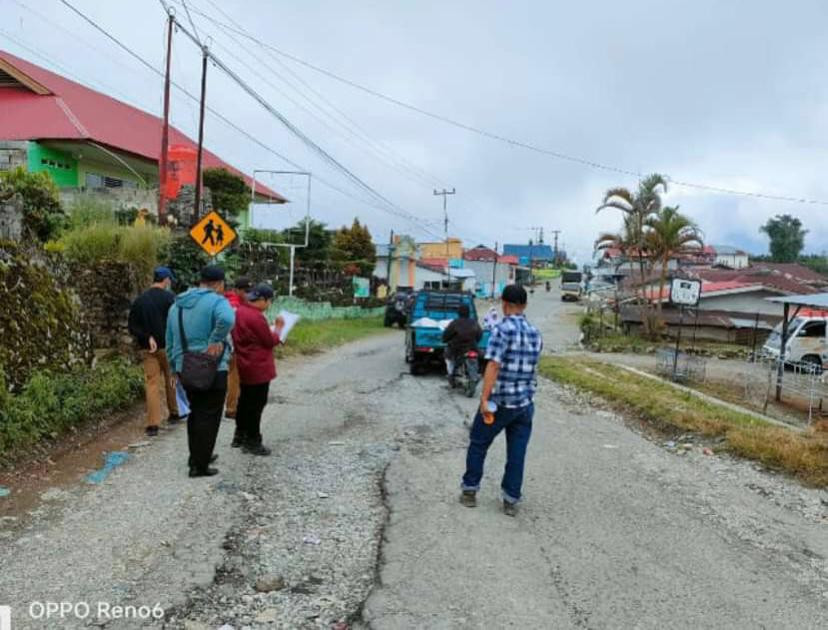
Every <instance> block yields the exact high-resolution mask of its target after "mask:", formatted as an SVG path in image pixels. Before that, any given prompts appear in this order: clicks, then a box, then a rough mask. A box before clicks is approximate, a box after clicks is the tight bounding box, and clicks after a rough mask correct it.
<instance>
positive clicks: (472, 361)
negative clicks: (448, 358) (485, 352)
mask: <svg viewBox="0 0 828 630" xmlns="http://www.w3.org/2000/svg"><path fill="white" fill-rule="evenodd" d="M449 382H450V383H451V386H452V387H453V388H458V387H459V388H461V389H462V390H463V391H464V392H465V394H466V396H468V397H469V398H474V393H475V391H477V383H478V382H480V353H479V352H478V351H477V350H470V351H469V352H467V353H466V356H465V357H463V360H462V361H458V362H457V364H456V365H455V367H454V374H453V375H452V376H451V378H450V379H449Z"/></svg>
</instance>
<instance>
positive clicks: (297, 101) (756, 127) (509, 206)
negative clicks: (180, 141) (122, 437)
mask: <svg viewBox="0 0 828 630" xmlns="http://www.w3.org/2000/svg"><path fill="white" fill-rule="evenodd" d="M68 1H69V2H70V3H71V4H73V5H74V6H76V7H77V8H78V9H79V10H80V11H82V12H83V13H85V14H86V15H88V16H89V17H90V18H91V19H93V20H94V21H96V22H97V23H98V24H100V25H101V26H102V27H103V28H104V29H106V30H107V31H109V32H110V33H111V34H112V35H113V36H114V37H116V38H117V39H119V40H120V41H122V42H123V43H124V44H126V45H127V46H128V47H130V48H131V49H133V50H134V51H136V52H137V53H138V54H139V55H141V56H142V57H144V58H145V59H147V60H148V61H150V63H151V64H152V65H153V66H155V67H156V68H162V67H163V62H164V55H165V49H164V40H165V18H166V14H165V12H164V9H163V8H162V6H161V3H160V2H159V1H157V0H130V1H129V2H127V1H123V0H122V1H115V2H112V1H108V2H104V1H101V0H68ZM172 4H173V6H174V8H175V11H176V15H177V17H178V18H179V19H180V20H181V21H182V23H183V24H184V25H185V26H186V27H188V28H189V29H192V25H191V22H190V20H189V19H188V17H187V13H186V11H185V8H184V6H183V5H182V4H181V0H173V2H172ZM186 5H187V8H189V9H190V17H191V18H192V23H193V24H194V25H195V30H196V31H197V33H198V36H199V37H200V38H202V40H203V41H204V42H206V43H207V45H208V46H209V47H210V50H211V51H212V53H213V54H215V55H216V56H217V57H218V58H219V59H220V60H221V61H222V62H223V63H224V64H225V65H227V66H228V67H230V68H231V69H232V70H233V71H234V72H236V73H237V74H238V75H239V76H240V77H241V78H242V79H243V80H244V81H245V82H247V83H249V84H250V85H251V86H253V88H254V89H255V90H256V91H257V92H258V93H259V94H260V95H261V96H262V97H264V98H265V99H266V100H267V102H268V103H269V104H270V105H271V106H272V107H273V108H274V109H276V110H278V112H279V113H280V114H282V116H283V117H285V118H286V119H287V120H289V121H290V123H292V125H293V126H294V127H295V128H298V129H299V130H301V132H302V133H303V134H304V136H306V137H307V138H310V139H311V140H312V141H313V142H314V143H315V144H316V145H318V146H320V147H322V148H323V149H324V150H325V151H326V152H327V153H328V154H329V155H330V156H332V157H333V158H335V160H336V161H337V162H338V163H339V164H341V165H343V166H344V167H345V168H347V169H348V171H349V172H350V173H352V174H353V175H355V176H356V177H357V178H359V180H361V181H362V182H365V183H366V184H367V185H368V186H370V188H371V190H373V191H375V192H376V193H378V194H379V195H381V196H382V198H379V197H377V196H375V195H374V194H373V193H371V192H367V191H366V190H365V188H363V187H361V186H360V185H358V184H356V183H355V181H354V179H353V178H351V177H350V176H348V175H345V174H343V173H342V172H341V171H340V170H338V169H337V168H335V167H334V166H332V165H331V164H330V163H329V162H328V161H326V160H325V159H323V158H321V157H320V156H319V155H318V153H316V152H315V151H314V150H312V149H310V148H308V146H307V144H306V143H304V142H303V141H301V140H299V139H298V138H297V137H296V136H295V135H294V134H293V133H291V131H289V130H288V129H286V127H285V126H284V125H283V124H282V122H280V121H279V120H278V119H277V118H276V117H275V116H273V115H272V113H269V112H268V111H266V110H265V109H264V108H263V107H262V106H261V105H260V104H258V103H257V102H256V101H255V100H253V99H252V98H251V97H250V96H249V95H247V94H246V93H244V92H243V91H242V90H241V89H240V88H239V87H238V85H237V84H236V83H235V82H234V81H233V80H232V79H231V78H230V77H228V76H227V75H225V74H224V73H223V72H222V70H221V69H220V68H218V67H216V66H213V65H211V66H210V67H209V69H208V79H207V101H208V104H209V105H210V107H212V108H213V109H215V110H217V111H218V112H220V113H221V114H222V115H223V116H225V117H226V118H228V119H230V120H232V121H233V122H234V123H235V124H236V125H237V126H238V127H241V128H242V129H244V130H245V131H246V132H248V133H249V134H251V135H253V136H254V137H255V138H257V139H258V140H259V142H260V143H262V144H264V145H265V146H266V147H268V148H270V149H272V151H275V152H276V153H278V154H281V155H282V156H285V157H287V158H288V159H290V160H291V161H292V162H293V163H294V164H296V165H299V166H300V167H301V168H302V170H308V171H310V172H312V174H313V175H312V194H311V200H310V201H311V203H310V212H311V215H312V216H313V218H314V219H317V220H320V221H323V222H325V223H327V224H329V225H330V226H332V227H337V226H340V225H343V224H350V222H351V221H352V220H353V218H354V217H359V219H360V220H361V221H362V222H364V223H367V225H368V226H369V228H370V229H371V232H372V234H373V235H374V238H375V240H377V241H385V240H387V239H388V237H389V232H390V230H394V231H395V232H396V233H407V234H411V235H412V236H414V237H415V238H417V239H418V240H437V239H438V238H441V237H442V234H443V207H442V201H443V198H442V197H439V196H435V195H434V190H435V189H443V188H447V189H449V190H450V189H452V188H453V189H455V190H456V194H455V195H453V196H450V197H448V198H447V204H448V215H449V221H450V224H449V234H450V235H451V236H457V237H460V238H462V239H463V240H464V243H465V244H466V245H467V246H469V247H471V246H474V245H476V244H478V243H483V244H486V245H489V246H494V244H495V243H496V242H497V243H500V244H501V245H502V244H503V243H504V242H509V243H520V242H528V239H530V238H532V237H533V234H534V233H535V232H533V230H532V229H531V228H536V227H543V228H544V230H545V236H546V242H551V240H552V239H551V235H552V231H553V230H560V235H559V239H560V243H561V247H562V248H563V247H565V248H566V250H567V251H568V252H569V254H570V255H571V256H572V257H573V258H575V259H576V260H578V261H579V262H587V261H588V259H589V258H590V257H591V254H592V244H593V242H594V240H595V238H596V236H597V235H598V234H599V233H601V232H605V231H614V230H617V229H618V227H619V226H620V220H621V219H620V216H619V215H618V214H617V212H615V211H612V210H607V211H602V212H600V213H597V214H596V208H597V207H598V206H599V205H600V203H601V201H602V198H603V195H604V193H605V191H606V190H607V189H609V188H612V187H617V186H625V187H635V186H636V185H637V175H635V174H636V173H641V174H648V173H652V172H659V173H663V174H665V175H668V176H669V177H670V178H671V179H672V180H674V181H678V182H690V183H697V184H703V185H706V186H713V187H719V188H729V189H738V190H741V191H746V192H759V193H766V194H770V195H778V196H787V197H795V198H807V199H810V200H816V201H821V202H823V203H793V202H787V201H776V200H767V199H761V198H756V197H751V196H740V195H727V194H721V193H715V192H710V191H706V190H702V189H698V188H691V187H685V186H681V185H677V184H671V185H670V187H669V190H668V192H667V195H666V196H665V202H666V203H669V204H671V205H676V204H677V205H679V207H680V208H681V210H682V211H683V212H684V213H685V214H687V215H689V216H690V217H691V218H692V219H694V220H695V221H696V222H697V223H698V225H699V227H700V228H701V229H702V230H703V231H704V234H705V240H706V242H708V243H711V244H729V245H735V246H739V247H742V248H745V249H747V250H748V251H750V252H753V253H764V252H766V251H767V240H766V238H765V237H764V235H763V234H761V233H760V232H759V227H760V226H761V225H762V224H763V223H764V222H765V221H766V220H767V219H768V218H769V217H771V216H773V215H775V214H781V213H787V214H792V215H794V216H797V217H799V218H800V220H801V221H802V222H803V224H804V225H805V227H806V228H807V229H808V230H809V232H808V235H807V237H806V251H809V252H815V253H820V252H822V251H824V250H826V249H828V177H826V169H827V167H828V80H826V77H828V38H826V37H825V24H826V22H828V3H825V2H824V1H822V0H793V1H792V2H787V3H779V2H777V1H771V0H730V1H728V2H722V1H721V0H693V1H692V2H690V1H689V0H683V1H678V0H627V1H626V2H615V1H610V0H602V1H597V0H582V1H581V2H577V3H573V2H550V1H548V0H546V1H544V0H535V1H529V0H511V1H509V2H505V1H504V0H500V1H486V0H457V1H452V0H442V1H434V2H432V1H431V0H417V1H416V2H414V1H407V2H404V1H401V0H400V1H397V0H383V1H375V2H373V1H372V2H368V1H363V0H352V1H350V2H341V1H340V2H337V1H334V0H329V1H324V0H302V2H291V3H288V2H268V1H264V0H246V1H243V0H187V1H186ZM222 11H223V14H222ZM0 14H2V15H3V16H4V19H3V21H2V23H1V24H0V48H2V49H5V50H8V51H10V52H12V53H13V54H16V55H18V56H21V57H23V58H26V59H28V60H30V61H32V62H34V63H37V64H39V65H43V66H45V67H47V68H49V69H51V70H54V71H56V72H59V73H61V74H65V75H68V76H70V78H73V79H75V80H78V81H80V82H82V83H84V84H87V85H89V86H90V87H93V88H95V89H98V90H100V91H103V92H105V93H107V94H109V95H111V96H113V97H115V98H119V99H121V100H125V101H127V102H129V103H130V104H133V105H136V106H138V107H141V108H142V109H146V110H148V111H151V112H153V113H156V114H159V113H160V111H161V104H162V87H163V86H162V80H161V79H160V78H159V77H158V76H157V75H155V74H153V73H152V72H151V71H150V70H149V69H147V68H145V67H143V66H142V65H141V64H140V63H139V62H138V61H136V60H135V59H133V58H132V57H130V56H129V55H128V54H126V53H125V52H123V51H122V50H120V49H119V48H118V47H117V46H116V45H115V44H114V43H113V42H112V41H110V40H108V39H107V38H106V37H105V36H104V35H102V34H101V33H99V32H98V31H96V30H95V29H94V28H93V27H92V26H90V25H89V24H88V23H86V22H84V21H83V19H81V18H80V17H78V16H77V15H76V14H74V13H73V12H72V11H71V10H70V9H69V8H67V7H66V6H65V5H64V4H63V3H62V2H61V1H60V0H0ZM202 14H207V15H208V16H209V17H210V18H213V20H217V21H219V22H220V23H223V24H225V25H230V24H235V26H234V27H233V28H235V29H237V30H241V31H244V32H245V33H248V34H249V35H251V36H252V37H254V38H255V39H258V40H260V41H262V42H264V43H266V44H268V45H270V46H273V47H276V48H277V49H279V50H280V51H283V52H287V53H290V54H291V55H293V56H295V57H297V58H299V59H301V60H304V61H306V62H308V63H311V64H313V65H316V66H318V67H321V68H324V69H325V70H327V71H329V72H331V73H334V74H336V75H339V76H341V77H345V78H347V79H349V80H351V81H353V82H355V83H358V84H360V85H363V86H366V87H369V88H371V89H372V90H375V91H377V92H380V93H382V94H385V95H388V96H391V97H393V98H394V99H397V100H399V101H404V102H406V103H409V104H411V105H414V106H416V107H418V108H420V109H423V110H427V111H429V112H432V113H435V114H439V115H441V116H444V117H448V118H451V119H453V120H456V121H459V122H461V123H463V124H465V125H468V126H471V127H476V128H479V129H484V130H486V131H488V132H490V133H493V134H496V135H498V136H501V137H505V138H509V139H514V140H516V141H519V142H523V143H528V144H531V145H534V146H537V147H542V148H544V149H547V150H549V151H552V152H556V153H561V154H566V155H570V156H574V157H576V158H581V159H584V160H587V161H591V162H597V163H600V164H604V165H607V166H610V167H613V168H616V169H619V170H621V171H627V172H629V173H631V174H626V173H619V172H616V171H614V170H605V169H600V168H594V167H589V166H585V165H583V164H580V163H577V162H572V161H567V160H562V159H559V158H556V157H553V156H550V155H547V154H543V153H539V152H535V151H530V150H527V149H525V148H522V147H519V146H515V145H513V144H509V143H505V142H502V141H498V140H494V139H491V138H489V137H484V136H481V135H479V134H475V133H472V132H470V131H468V130H466V129H461V128H458V127H454V126H451V125H448V124H445V123H444V122H441V121H439V120H436V119H434V118H431V117H427V116H424V115H421V114H419V113H416V112H413V111H411V110H409V109H405V108H403V107H400V106H398V105H395V104H392V103H389V102H387V101H384V100H381V99H378V98H376V97H375V96H372V95H369V94H367V93H365V92H363V91H360V90H357V89H355V88H353V87H351V86H348V85H345V84H343V83H341V82H338V81H336V80H334V79H332V78H330V77H328V76H325V75H323V74H320V73H318V72H315V71H314V70H311V69H309V68H308V67H306V66H303V65H300V64H298V63H296V62H294V61H291V60H289V59H287V58H285V57H280V56H279V55H277V54H275V53H274V52H273V51H271V50H269V49H266V48H264V47H262V46H260V45H259V44H257V43H254V42H252V41H251V40H249V39H245V38H244V37H242V36H239V35H238V34H235V33H232V32H228V31H227V30H226V29H225V28H223V27H222V26H220V25H217V24H216V23H215V22H214V21H211V20H210V19H208V18H206V17H204V16H203V15H202ZM200 54H201V53H200V50H199V49H198V47H197V46H196V45H195V44H194V43H193V42H191V41H190V40H189V39H187V37H186V36H185V35H184V34H183V33H181V32H178V33H176V35H175V36H174V43H173V57H172V59H173V63H172V68H173V80H174V81H176V82H178V83H179V84H181V85H182V86H184V87H185V88H186V89H187V90H189V91H190V92H191V93H193V94H198V90H199V73H200V68H201V64H200ZM172 121H173V124H175V125H176V126H177V127H178V128H179V129H181V130H182V131H184V132H185V133H187V134H188V135H190V136H191V137H193V138H195V137H196V135H197V122H198V110H197V104H196V103H194V102H193V101H192V100H190V99H188V98H187V97H186V96H184V95H182V94H181V93H180V92H178V91H174V92H173V100H172ZM205 144H206V145H207V146H208V147H209V148H210V149H211V150H213V151H214V152H216V153H217V154H219V155H220V156H222V157H223V158H224V159H225V160H227V161H228V162H230V163H232V164H233V165H234V166H236V167H238V168H240V169H242V170H244V171H245V172H248V173H249V172H251V171H252V170H253V169H266V170H295V166H292V165H290V164H288V163H286V162H285V161H283V160H282V159H281V158H280V157H277V155H275V154H274V153H273V152H271V151H268V150H266V149H265V148H263V147H261V146H259V145H257V144H255V143H253V142H251V141H250V140H249V139H248V138H247V137H245V136H243V135H241V134H240V133H238V132H237V131H235V130H234V129H232V128H230V127H228V126H227V125H226V124H225V123H223V122H222V121H220V120H218V119H216V118H215V117H213V116H211V115H208V117H207V119H206V124H205ZM262 177H263V179H264V181H265V183H266V184H268V185H270V186H272V187H274V188H276V189H277V190H279V191H281V192H284V193H285V194H286V196H287V197H289V198H290V199H291V200H292V203H290V204H287V206H271V207H258V208H256V212H255V216H256V220H257V221H258V222H260V223H261V225H263V226H269V227H282V226H286V225H288V224H292V223H295V222H297V221H299V220H300V219H301V218H302V217H303V216H304V214H305V211H306V202H307V199H306V196H305V192H304V191H305V187H306V185H307V180H306V179H305V178H303V177H301V176H288V175H263V176H262Z"/></svg>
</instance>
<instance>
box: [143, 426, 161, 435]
mask: <svg viewBox="0 0 828 630" xmlns="http://www.w3.org/2000/svg"><path fill="white" fill-rule="evenodd" d="M144 433H146V435H147V437H155V436H156V435H158V427H155V426H152V427H147V428H146V430H145V431H144Z"/></svg>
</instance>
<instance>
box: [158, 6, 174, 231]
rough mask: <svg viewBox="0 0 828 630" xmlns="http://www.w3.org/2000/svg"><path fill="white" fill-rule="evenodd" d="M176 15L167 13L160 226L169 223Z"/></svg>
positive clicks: (160, 169)
mask: <svg viewBox="0 0 828 630" xmlns="http://www.w3.org/2000/svg"><path fill="white" fill-rule="evenodd" d="M174 26H175V14H174V13H173V12H172V10H169V9H168V12H167V69H166V72H165V74H164V124H163V126H162V127H161V159H160V160H159V162H158V225H166V223H167V197H166V196H165V191H164V188H165V186H166V184H167V159H168V157H169V156H168V153H169V150H170V61H171V60H172V36H173V27H174Z"/></svg>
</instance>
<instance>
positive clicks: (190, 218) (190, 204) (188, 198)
mask: <svg viewBox="0 0 828 630" xmlns="http://www.w3.org/2000/svg"><path fill="white" fill-rule="evenodd" d="M212 207H213V195H212V193H211V192H210V189H209V188H207V187H205V188H204V189H203V191H202V194H201V208H202V211H201V214H200V215H199V217H196V216H195V213H194V209H195V186H192V185H190V184H188V185H185V186H182V187H181V190H179V191H178V197H176V198H175V199H171V200H170V201H168V202H167V213H168V214H169V216H170V219H174V223H175V225H181V226H185V227H189V226H191V225H193V224H194V223H196V222H197V221H198V219H199V218H200V217H202V216H204V215H205V214H207V210H208V208H212Z"/></svg>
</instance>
